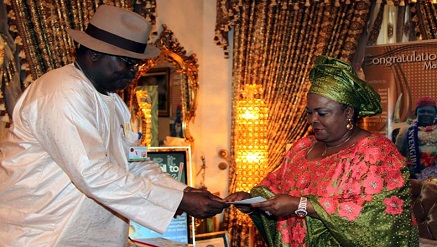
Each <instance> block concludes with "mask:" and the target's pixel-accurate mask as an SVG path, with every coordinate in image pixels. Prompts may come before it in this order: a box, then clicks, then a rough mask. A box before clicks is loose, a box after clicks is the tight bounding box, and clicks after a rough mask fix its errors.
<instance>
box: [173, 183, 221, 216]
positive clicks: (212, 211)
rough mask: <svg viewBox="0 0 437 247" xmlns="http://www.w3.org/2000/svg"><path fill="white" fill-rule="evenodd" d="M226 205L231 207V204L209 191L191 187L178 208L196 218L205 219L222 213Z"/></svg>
mask: <svg viewBox="0 0 437 247" xmlns="http://www.w3.org/2000/svg"><path fill="white" fill-rule="evenodd" d="M226 207H229V204H227V203H226V201H225V200H223V199H221V198H220V197H218V196H215V195H213V194H211V193H210V192H209V191H207V190H199V189H194V188H191V189H189V190H188V191H187V190H185V192H184V197H183V198H182V201H181V203H180V204H179V208H178V210H182V211H184V212H186V213H187V214H189V215H191V216H194V217H196V218H199V219H204V218H208V217H212V216H214V215H216V214H219V213H221V212H222V211H223V209H224V208H226Z"/></svg>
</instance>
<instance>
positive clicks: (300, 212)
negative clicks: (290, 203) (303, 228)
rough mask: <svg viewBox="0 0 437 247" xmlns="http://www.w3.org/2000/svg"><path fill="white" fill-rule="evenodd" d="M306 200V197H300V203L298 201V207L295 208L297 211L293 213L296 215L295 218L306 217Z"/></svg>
mask: <svg viewBox="0 0 437 247" xmlns="http://www.w3.org/2000/svg"><path fill="white" fill-rule="evenodd" d="M307 200H308V199H307V198H306V197H301V198H300V201H299V206H298V207H297V210H296V211H294V213H295V214H296V215H297V217H301V218H304V217H305V216H307V214H308V212H307Z"/></svg>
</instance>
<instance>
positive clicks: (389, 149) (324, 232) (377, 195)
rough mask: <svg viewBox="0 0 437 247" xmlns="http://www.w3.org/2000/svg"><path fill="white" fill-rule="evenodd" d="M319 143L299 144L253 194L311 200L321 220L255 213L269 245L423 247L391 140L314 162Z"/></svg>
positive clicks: (375, 139) (374, 139)
mask: <svg viewBox="0 0 437 247" xmlns="http://www.w3.org/2000/svg"><path fill="white" fill-rule="evenodd" d="M315 141H316V140H315V138H314V137H312V136H310V137H306V138H303V139H302V140H300V141H298V142H296V143H295V144H294V145H293V146H292V148H291V151H290V152H288V153H287V155H286V157H285V161H284V163H283V164H282V166H281V168H280V169H279V170H277V171H275V172H273V173H271V174H269V175H268V176H267V177H266V178H265V179H264V180H263V181H262V182H261V183H260V185H259V186H258V187H255V188H254V189H253V190H252V191H251V194H252V196H263V197H266V198H269V197H271V196H273V195H275V194H288V195H291V196H295V197H301V196H305V197H307V198H308V200H309V201H310V202H311V204H312V206H313V207H314V209H315V211H316V212H317V214H318V216H319V217H320V219H316V218H313V217H310V216H307V217H305V218H298V217H297V216H296V215H294V214H293V215H290V216H288V217H279V218H275V217H271V216H267V215H265V214H264V213H260V214H251V218H252V219H253V221H254V223H255V225H256V226H257V228H258V230H259V231H260V232H261V233H262V235H263V237H264V239H265V241H266V242H268V244H269V246H307V247H308V246H314V247H316V246H418V245H419V242H418V230H417V226H416V223H415V220H414V219H413V215H412V211H411V189H410V184H409V180H408V176H409V173H408V169H407V168H406V165H405V162H404V161H403V159H402V157H401V156H400V155H399V154H398V152H396V147H395V146H394V145H393V144H392V143H391V142H390V140H388V139H387V138H385V137H384V136H381V135H377V134H372V135H370V136H369V137H366V138H363V139H361V140H360V141H358V142H357V143H356V144H354V145H352V146H350V147H348V148H346V149H344V150H342V151H340V152H338V153H337V154H334V155H330V156H327V157H326V158H324V159H321V160H318V161H308V160H307V159H306V158H305V155H306V153H307V151H308V150H309V149H310V148H311V146H312V145H313V144H314V142H315Z"/></svg>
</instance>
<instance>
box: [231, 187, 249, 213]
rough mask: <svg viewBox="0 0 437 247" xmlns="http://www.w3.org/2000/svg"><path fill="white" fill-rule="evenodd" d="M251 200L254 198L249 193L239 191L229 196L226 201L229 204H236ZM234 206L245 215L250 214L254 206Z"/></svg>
mask: <svg viewBox="0 0 437 247" xmlns="http://www.w3.org/2000/svg"><path fill="white" fill-rule="evenodd" d="M249 198H252V196H251V195H250V194H249V193H247V192H244V191H238V192H234V193H232V194H230V195H228V196H227V197H226V198H225V199H224V200H225V201H227V202H236V201H241V200H245V199H249ZM234 206H235V207H236V208H238V210H240V211H241V212H243V213H245V214H247V213H250V212H252V210H253V208H252V206H251V205H247V204H234Z"/></svg>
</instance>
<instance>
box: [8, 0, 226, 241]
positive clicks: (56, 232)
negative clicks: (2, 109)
mask: <svg viewBox="0 0 437 247" xmlns="http://www.w3.org/2000/svg"><path fill="white" fill-rule="evenodd" d="M99 11H100V12H99ZM105 12H106V13H105ZM112 12H114V13H112ZM98 13H100V14H101V15H99V14H98ZM117 14H120V15H123V18H124V19H126V18H127V17H126V15H128V17H129V18H132V14H133V13H132V12H130V11H126V10H121V9H118V8H116V7H112V6H108V7H106V6H105V7H103V8H102V7H100V8H99V9H98V11H97V12H96V14H95V16H98V15H99V16H100V17H99V18H103V19H102V20H100V22H97V21H94V22H91V23H92V24H94V25H98V24H99V23H100V24H101V25H103V26H102V27H101V28H104V27H105V25H113V23H111V22H110V21H105V20H104V19H105V18H116V16H117ZM135 15H136V14H135ZM134 18H139V17H137V16H134ZM136 21H137V22H138V20H136ZM106 22H108V24H105V23H106ZM142 24H144V23H142ZM111 28H112V27H111V26H109V27H108V28H107V29H108V30H109V31H111V30H112V29H111ZM115 28H116V27H115ZM141 28H143V27H141ZM108 30H107V32H109V31H108ZM149 32H150V28H149V30H148V31H147V34H146V35H145V36H146V37H145V40H144V43H146V41H147V37H148V35H149ZM143 35H144V34H143ZM127 36H129V35H127ZM73 37H74V38H75V36H73ZM96 37H98V38H99V39H102V40H103V39H104V37H103V38H102V36H96ZM112 38H113V37H111V39H112ZM75 40H76V38H75ZM76 41H77V40H76ZM109 41H111V40H109ZM78 42H79V41H78ZM79 43H81V44H82V45H84V44H85V45H86V46H87V47H83V48H82V51H81V52H80V53H78V54H80V55H78V59H77V60H76V62H75V63H74V64H69V65H66V66H64V67H62V68H59V69H56V70H52V71H50V72H48V73H46V74H45V75H43V76H42V77H40V78H39V79H38V80H36V81H35V82H34V83H32V84H31V85H30V86H29V87H28V88H27V89H26V90H25V92H24V93H23V95H22V96H21V97H20V99H19V101H18V102H17V104H16V106H15V108H14V112H13V127H12V128H11V130H10V132H9V133H8V136H7V138H6V140H4V142H3V143H2V144H1V146H0V149H1V152H2V153H3V157H2V158H1V159H0V245H1V246H19V247H23V246H31V247H39V246H41V247H43V246H44V247H46V246H62V247H64V246H75V247H76V246H87V247H88V246H105V247H107V246H113V247H120V246H126V245H127V235H128V227H129V220H134V221H135V222H137V223H139V224H142V225H144V226H146V227H148V228H150V229H152V230H154V231H156V232H159V233H162V232H164V231H165V230H166V228H167V226H168V224H169V222H170V221H171V219H172V218H173V217H174V216H175V213H176V211H177V210H182V211H185V212H187V213H189V214H190V215H193V216H196V217H209V216H212V215H213V214H216V213H219V212H220V211H221V210H222V209H223V208H224V207H225V205H226V203H224V202H223V201H221V199H220V198H214V197H213V196H212V195H211V194H210V193H209V192H208V193H207V192H200V191H196V192H189V191H188V190H185V189H186V188H187V185H185V184H183V183H181V182H178V181H177V180H175V179H173V178H171V177H170V176H169V175H168V174H166V173H163V172H162V171H161V168H160V167H159V166H158V165H156V164H154V163H152V162H136V163H128V161H127V160H128V159H127V152H128V147H130V146H135V145H136V142H137V139H138V134H137V133H133V132H130V131H129V130H128V129H127V128H125V124H126V123H129V122H130V118H131V116H130V113H129V110H128V108H127V106H126V105H125V103H124V102H123V100H122V99H121V98H120V97H119V96H118V95H117V94H116V93H114V92H113V91H115V89H122V88H124V87H125V86H126V85H128V83H129V82H130V81H131V79H132V78H133V75H132V74H134V73H135V72H136V69H135V67H134V66H132V65H131V64H130V63H128V62H126V63H124V62H123V61H125V60H126V59H127V58H136V59H140V58H144V56H140V55H143V54H146V53H147V52H149V54H148V57H151V56H152V55H151V54H153V55H157V53H156V52H154V51H153V50H152V51H151V52H150V50H148V49H149V47H148V48H147V49H146V51H144V50H142V51H141V54H140V55H138V56H137V55H135V53H132V52H128V51H126V52H125V51H123V50H122V51H121V53H120V54H115V55H111V54H107V53H101V52H105V50H104V49H103V48H102V47H100V46H96V47H92V45H93V44H94V43H93V42H91V41H90V42H89V44H88V43H87V41H80V42H79ZM85 45H84V46H85ZM100 45H101V44H100ZM105 46H106V44H105ZM90 48H92V49H90ZM124 49H126V48H124ZM143 51H144V53H143ZM158 53H159V51H158ZM122 55H124V57H127V58H124V57H121V56H122ZM103 73H108V75H104V74H103ZM113 74H116V75H117V76H116V77H117V79H112V78H113ZM120 78H121V79H120ZM111 83H112V84H111ZM114 85H123V86H120V88H116V86H114ZM111 87H113V88H111ZM113 89H114V90H113ZM184 190H185V191H184ZM196 204H201V205H200V206H199V205H196ZM211 207H213V208H214V207H215V208H214V209H211ZM220 207H221V208H220Z"/></svg>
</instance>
